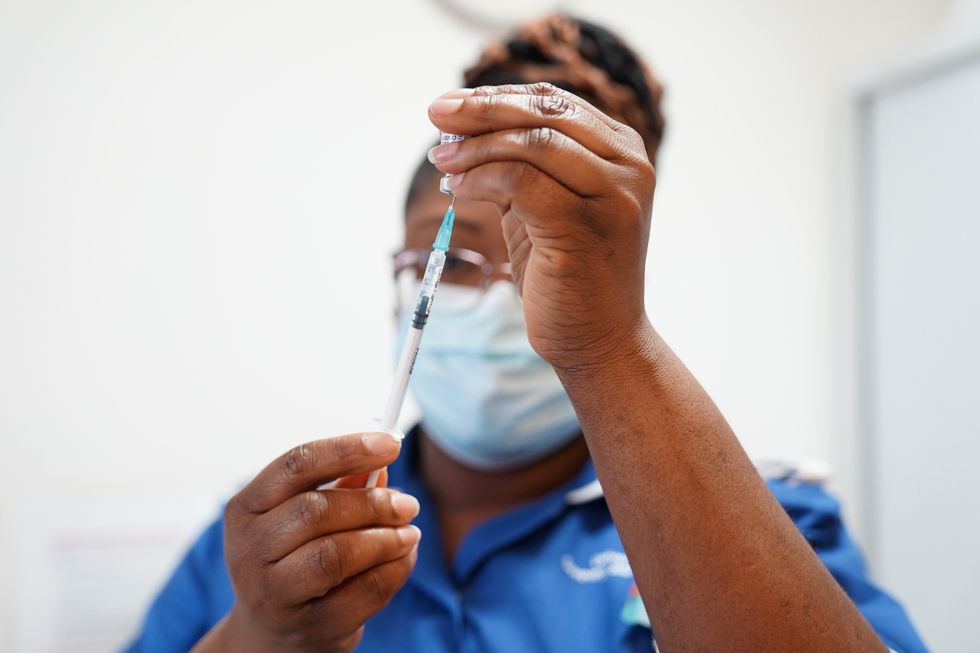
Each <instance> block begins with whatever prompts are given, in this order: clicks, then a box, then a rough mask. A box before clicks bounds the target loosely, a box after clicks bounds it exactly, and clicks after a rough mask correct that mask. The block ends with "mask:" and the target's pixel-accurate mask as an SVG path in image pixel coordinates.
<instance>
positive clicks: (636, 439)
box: [429, 84, 885, 652]
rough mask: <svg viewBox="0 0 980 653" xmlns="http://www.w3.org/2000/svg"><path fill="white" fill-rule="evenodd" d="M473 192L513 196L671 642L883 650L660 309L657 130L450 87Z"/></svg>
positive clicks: (585, 421)
mask: <svg viewBox="0 0 980 653" xmlns="http://www.w3.org/2000/svg"><path fill="white" fill-rule="evenodd" d="M429 115H430V119H431V120H432V121H433V123H434V124H435V125H436V126H437V127H438V128H439V129H441V130H443V131H446V132H450V133H459V134H471V135H474V137H473V138H470V139H468V140H466V141H463V142H461V143H453V144H450V145H441V146H438V147H436V148H434V149H433V151H432V153H431V159H432V160H433V162H434V163H435V164H436V165H437V167H439V168H440V170H442V171H443V172H449V173H454V175H455V176H454V177H453V180H452V182H451V186H453V187H454V190H455V191H456V193H457V195H458V196H459V197H461V198H466V199H472V200H483V201H490V202H493V203H495V204H496V205H497V207H498V210H499V213H500V218H501V226H502V231H503V236H504V239H505V241H506V243H507V249H508V253H509V257H510V260H511V263H512V265H513V266H514V276H515V282H516V283H517V284H518V287H519V288H520V289H521V291H522V295H523V298H524V311H525V322H526V324H527V329H528V337H529V339H530V341H531V344H532V346H533V347H534V348H535V350H536V351H537V352H538V353H539V354H540V355H541V356H542V357H543V358H545V360H547V361H548V362H550V363H551V364H552V365H553V366H554V367H555V369H556V371H557V372H558V374H559V377H560V378H561V379H562V382H563V383H564V385H565V388H566V390H567V391H568V394H569V396H570V398H571V399H572V402H573V403H574V405H575V408H576V412H577V413H578V416H579V420H580V423H581V426H582V431H583V433H584V435H585V439H586V441H587V443H588V446H589V450H590V452H591V455H592V458H593V461H594V463H595V466H596V470H597V472H598V474H599V477H600V479H601V481H602V484H603V487H604V489H605V495H606V500H607V502H608V504H609V507H610V510H611V512H612V515H613V518H614V520H615V522H616V525H617V529H618V530H619V533H620V536H621V538H622V540H623V544H624V546H625V549H626V553H627V555H628V556H629V559H630V562H631V565H632V567H633V571H634V574H635V577H636V580H637V584H638V586H639V589H640V592H641V594H642V596H643V599H644V603H645V605H646V607H647V610H648V613H649V616H650V619H651V622H652V625H653V629H654V632H655V633H656V636H657V641H658V644H659V645H660V648H661V650H663V651H790V650H792V651H813V652H817V651H828V652H829V651H834V652H839V651H875V650H885V649H884V647H883V645H882V644H881V642H880V641H879V640H878V638H877V636H876V635H875V633H874V631H873V630H872V629H871V627H870V626H869V625H868V624H867V622H866V621H865V620H864V618H863V617H862V616H861V614H860V613H859V612H858V610H857V609H856V608H855V606H854V605H853V604H852V603H851V601H850V600H849V599H848V597H847V596H846V594H845V593H844V592H843V590H842V589H841V588H840V587H839V586H838V585H837V583H836V582H835V581H834V579H833V577H832V576H831V575H830V574H829V572H827V570H826V569H825V568H824V566H823V565H822V564H821V562H820V561H819V559H818V558H817V557H816V555H815V554H814V553H813V551H812V550H811V549H810V547H809V546H808V545H807V543H806V541H805V540H804V539H803V537H802V536H801V535H800V534H799V532H798V531H797V530H796V528H795V527H794V526H793V524H792V522H791V521H790V520H789V518H788V517H787V515H786V514H785V513H784V512H783V510H782V509H781V508H780V506H779V505H778V503H777V502H776V501H775V499H774V498H773V497H772V495H771V494H770V493H769V492H768V490H767V488H766V486H765V484H764V483H763V481H762V479H761V478H760V477H759V475H758V473H757V472H756V471H755V468H754V467H753V465H752V464H751V462H750V461H749V459H748V458H747V456H746V455H745V453H744V452H743V451H742V449H741V446H740V445H739V443H738V440H737V439H736V437H735V435H734V434H733V433H732V431H731V429H730V428H729V426H728V425H727V423H726V422H725V420H724V418H723V417H722V416H721V414H720V413H719V411H718V410H717V408H716V407H715V406H714V404H713V402H712V401H711V399H710V398H709V397H708V396H707V394H706V393H705V392H704V390H703V389H702V388H701V387H700V385H699V384H698V383H697V381H696V380H695V379H694V378H693V376H692V375H691V374H690V373H689V372H688V371H687V370H686V368H685V367H684V366H683V364H682V363H681V362H680V361H679V360H678V359H677V358H676V356H674V354H673V353H672V352H671V351H670V349H669V348H668V347H667V346H666V344H665V343H664V342H663V341H662V340H661V339H660V337H659V336H658V335H657V333H656V332H655V330H654V329H653V327H652V326H651V325H650V323H649V321H648V320H647V318H646V313H645V308H644V305H643V274H644V262H645V256H646V249H647V240H648V234H649V227H650V213H651V206H652V201H653V189H654V183H655V182H654V173H653V168H652V166H651V165H650V163H649V161H648V160H647V158H646V154H645V151H644V147H643V142H642V139H640V137H639V136H638V135H637V134H636V132H634V131H633V130H631V129H629V128H628V127H625V126H624V125H621V124H619V123H617V122H615V121H613V120H612V119H610V118H608V117H607V116H605V115H604V114H602V113H601V112H599V111H598V110H597V109H595V108H594V107H592V106H590V105H588V104H587V103H585V102H584V101H582V100H580V99H578V98H576V97H574V96H572V95H569V94H568V93H565V92H563V91H560V90H558V89H555V88H554V87H552V86H550V85H547V84H534V85H529V86H510V87H484V88H479V89H476V90H475V91H474V90H469V89H464V90H460V91H455V92H453V93H450V94H447V95H445V96H443V97H442V98H440V99H438V100H436V101H435V102H434V103H433V104H432V106H431V107H430V111H429Z"/></svg>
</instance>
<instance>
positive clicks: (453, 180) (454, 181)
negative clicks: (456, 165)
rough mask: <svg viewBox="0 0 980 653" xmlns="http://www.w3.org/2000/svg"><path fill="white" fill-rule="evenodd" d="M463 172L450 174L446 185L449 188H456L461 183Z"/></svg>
mask: <svg viewBox="0 0 980 653" xmlns="http://www.w3.org/2000/svg"><path fill="white" fill-rule="evenodd" d="M465 174H466V173H465V172H458V173H456V174H454V175H452V176H451V177H450V178H449V179H447V180H446V186H448V187H449V189H450V190H456V189H458V188H459V187H460V185H461V184H462V183H463V175H465Z"/></svg>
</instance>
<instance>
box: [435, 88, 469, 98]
mask: <svg viewBox="0 0 980 653" xmlns="http://www.w3.org/2000/svg"><path fill="white" fill-rule="evenodd" d="M473 92H474V91H473V89H471V88H457V89H453V90H452V91H449V92H448V93H443V94H442V95H440V96H439V97H438V98H436V99H437V100H441V99H443V98H460V97H469V96H471V95H473Z"/></svg>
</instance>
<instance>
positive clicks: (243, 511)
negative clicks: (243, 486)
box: [224, 490, 257, 524]
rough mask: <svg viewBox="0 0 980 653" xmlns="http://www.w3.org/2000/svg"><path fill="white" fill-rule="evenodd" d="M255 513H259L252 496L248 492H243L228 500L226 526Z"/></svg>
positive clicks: (225, 513) (225, 512)
mask: <svg viewBox="0 0 980 653" xmlns="http://www.w3.org/2000/svg"><path fill="white" fill-rule="evenodd" d="M255 512H257V511H256V509H255V506H254V505H253V501H252V499H251V497H250V495H249V494H248V492H247V491H245V490H241V491H240V492H237V493H236V494H235V495H234V496H232V497H231V498H230V499H228V503H226V504H225V510H224V515H225V524H227V523H228V522H229V521H232V520H234V519H235V518H236V517H238V516H240V515H250V514H253V513H255Z"/></svg>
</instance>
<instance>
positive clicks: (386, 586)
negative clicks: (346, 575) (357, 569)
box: [364, 565, 394, 605]
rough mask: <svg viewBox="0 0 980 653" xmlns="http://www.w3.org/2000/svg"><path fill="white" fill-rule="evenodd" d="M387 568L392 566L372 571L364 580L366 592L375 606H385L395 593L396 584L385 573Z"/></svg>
mask: <svg viewBox="0 0 980 653" xmlns="http://www.w3.org/2000/svg"><path fill="white" fill-rule="evenodd" d="M386 567H390V565H385V566H384V567H379V568H376V569H372V570H371V571H369V572H367V574H366V576H365V578H364V584H365V588H364V591H365V593H366V594H367V596H368V598H369V600H370V602H371V603H373V604H374V605H384V604H385V603H387V602H388V600H389V599H390V598H391V595H392V593H393V592H394V584H393V583H392V582H391V580H390V579H389V578H388V575H387V574H386V573H385V571H384V570H385V568H386Z"/></svg>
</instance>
